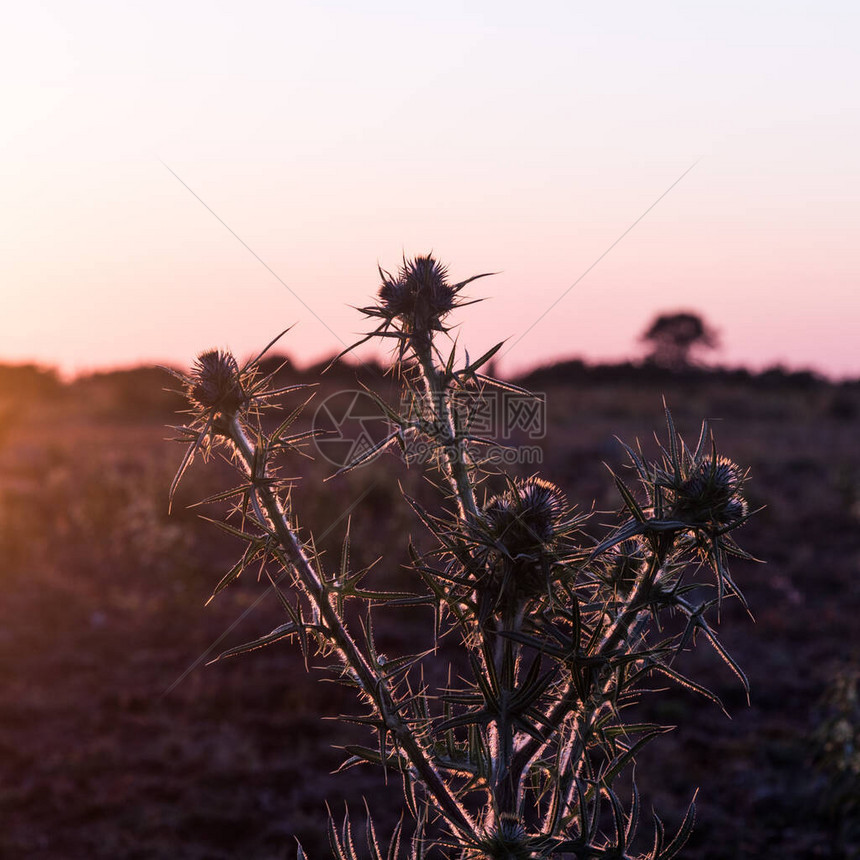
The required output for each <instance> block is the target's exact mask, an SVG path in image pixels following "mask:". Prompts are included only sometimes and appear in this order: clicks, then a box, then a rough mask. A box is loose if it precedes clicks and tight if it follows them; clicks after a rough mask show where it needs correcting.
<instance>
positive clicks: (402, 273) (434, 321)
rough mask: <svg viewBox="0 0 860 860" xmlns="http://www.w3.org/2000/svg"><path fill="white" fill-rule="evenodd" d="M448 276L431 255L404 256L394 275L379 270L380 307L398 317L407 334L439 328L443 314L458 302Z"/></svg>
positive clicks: (387, 314) (422, 332) (386, 313)
mask: <svg viewBox="0 0 860 860" xmlns="http://www.w3.org/2000/svg"><path fill="white" fill-rule="evenodd" d="M447 276H448V270H447V268H446V267H445V266H443V265H442V264H441V263H439V262H437V261H436V260H435V259H433V257H431V256H430V255H428V256H426V257H416V258H415V259H414V260H407V259H404V260H403V265H402V266H401V267H400V269H399V271H398V273H397V277H396V278H394V277H391V276H390V275H388V274H387V273H385V272H383V273H382V286H381V287H380V288H379V304H380V310H381V311H382V312H383V314H384V315H385V316H387V317H388V318H390V319H394V318H397V319H398V320H399V321H400V323H401V325H402V326H403V330H404V331H405V332H406V333H408V334H416V335H425V336H426V335H429V333H430V332H431V331H439V330H441V328H442V319H443V317H445V316H446V315H447V314H448V313H450V311H452V310H453V309H454V308H455V307H456V306H457V301H456V299H457V291H456V290H455V288H454V287H452V286H451V285H450V284H449V283H448V277H447Z"/></svg>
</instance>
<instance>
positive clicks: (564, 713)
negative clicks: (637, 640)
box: [511, 541, 669, 801]
mask: <svg viewBox="0 0 860 860" xmlns="http://www.w3.org/2000/svg"><path fill="white" fill-rule="evenodd" d="M668 545H669V544H667V543H666V542H665V541H661V544H660V547H659V548H658V550H657V552H655V554H654V555H653V556H652V558H651V564H650V565H649V568H648V570H647V572H646V573H645V574H644V575H643V576H640V577H639V578H638V579H637V580H636V582H635V584H634V586H633V588H632V589H631V590H630V594H629V595H628V598H627V601H626V602H625V604H624V607H623V608H622V610H621V612H620V613H619V614H618V615H617V616H616V618H615V620H614V621H613V622H612V624H611V625H610V626H609V629H608V630H607V631H606V633H605V634H604V636H603V638H602V639H601V641H600V643H599V645H598V646H597V648H596V649H595V651H594V655H593V656H595V657H606V658H609V657H610V656H611V655H612V652H613V651H614V650H615V649H616V648H617V647H618V646H619V645H620V644H621V643H622V642H623V641H625V639H627V638H628V636H631V635H632V631H633V629H634V628H635V627H636V626H637V624H636V622H637V619H639V618H640V616H641V613H642V611H643V609H644V606H643V604H642V602H641V598H642V597H643V595H645V594H647V592H648V589H650V587H651V585H652V583H653V582H654V581H655V579H656V577H657V576H658V575H659V573H660V570H661V569H662V567H663V563H664V562H665V556H666V551H667V549H668ZM612 683H613V678H612V676H610V677H609V678H608V679H607V680H606V681H605V682H604V685H603V686H602V688H601V692H602V693H603V694H604V695H603V697H602V698H603V700H605V698H606V695H607V694H608V693H609V688H610V687H611V685H612ZM577 698H578V697H577V692H576V689H575V688H574V685H573V684H572V683H571V684H569V685H568V688H567V690H566V691H565V693H564V695H563V696H561V698H559V699H558V700H557V701H556V703H555V705H554V706H553V707H552V708H551V709H550V711H549V713H547V714H546V732H545V733H544V738H545V739H544V740H542V741H541V740H538V739H537V738H533V737H528V738H527V739H526V740H525V741H524V743H523V744H522V745H521V746H520V747H519V748H518V749H517V750H516V751H515V753H514V758H513V762H512V765H511V772H512V777H513V778H514V779H515V781H516V782H515V784H516V785H517V797H518V800H519V801H521V800H522V796H523V792H524V789H525V777H526V774H527V773H528V770H529V768H530V767H531V765H532V764H533V763H534V761H535V759H536V758H537V756H538V755H540V753H541V751H542V750H544V749H545V748H546V746H547V745H548V744H549V743H550V741H551V740H552V738H553V737H555V736H556V735H557V733H558V731H559V729H560V728H561V726H562V724H563V723H564V721H565V720H566V719H567V717H568V716H569V715H570V714H571V713H574V712H575V711H576V710H577ZM596 713H597V710H596V709H595V710H594V712H593V714H592V719H593V717H594V715H596ZM590 722H591V720H589V723H590ZM586 731H587V727H586V726H582V728H581V729H580V731H579V733H578V734H579V740H578V743H579V744H581V745H584V743H585V735H586Z"/></svg>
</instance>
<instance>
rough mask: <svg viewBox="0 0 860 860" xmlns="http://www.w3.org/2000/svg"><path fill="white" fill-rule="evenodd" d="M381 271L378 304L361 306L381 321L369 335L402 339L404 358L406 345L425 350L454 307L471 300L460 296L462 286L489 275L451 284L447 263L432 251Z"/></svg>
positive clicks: (400, 352)
mask: <svg viewBox="0 0 860 860" xmlns="http://www.w3.org/2000/svg"><path fill="white" fill-rule="evenodd" d="M379 274H380V276H381V278H382V285H381V286H380V288H379V292H378V293H377V302H376V304H374V305H370V306H369V307H364V308H360V310H361V311H362V313H364V314H366V315H367V316H369V317H375V318H377V319H379V320H381V321H382V322H381V324H380V326H379V328H377V330H376V331H375V332H373V334H371V335H368V337H372V336H373V335H378V336H381V337H394V338H397V339H399V341H400V347H399V350H398V352H399V357H400V358H401V359H402V358H403V356H404V355H405V353H406V351H407V348H411V349H412V350H413V351H415V350H417V351H418V352H419V353H420V352H424V351H425V350H426V349H427V348H428V347H429V345H430V342H431V340H432V337H433V333H434V332H440V331H447V329H446V326H445V324H444V320H445V317H447V316H448V314H449V313H450V312H451V311H452V310H454V308H457V307H460V306H462V305H464V304H470V303H471V302H464V301H462V300H461V299H460V298H459V294H460V290H462V289H463V287H465V286H466V284H469V283H471V282H472V281H474V280H477V279H478V278H484V277H486V276H487V274H488V273H485V274H482V275H474V276H473V277H471V278H467V279H466V280H465V281H460V282H459V283H457V284H451V283H449V282H448V269H447V267H446V266H444V265H442V264H441V263H440V262H439V261H438V260H436V259H435V258H434V257H433V255H432V254H426V255H424V256H419V257H414V258H413V259H408V258H406V257H404V258H403V264H402V265H401V266H400V267H399V268H398V270H397V274H396V275H392V274H391V273H390V272H386V271H385V270H384V269H382V268H380V269H379ZM360 342H363V341H360ZM356 345H357V344H356ZM350 349H352V347H350Z"/></svg>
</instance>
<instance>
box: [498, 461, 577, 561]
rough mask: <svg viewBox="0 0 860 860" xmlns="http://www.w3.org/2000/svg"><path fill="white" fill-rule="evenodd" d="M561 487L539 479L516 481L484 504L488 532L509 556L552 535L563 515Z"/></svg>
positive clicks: (535, 546) (531, 549) (539, 544)
mask: <svg viewBox="0 0 860 860" xmlns="http://www.w3.org/2000/svg"><path fill="white" fill-rule="evenodd" d="M565 508H566V505H565V500H564V495H563V494H562V492H561V490H559V489H558V487H556V486H555V485H554V484H551V483H550V482H549V481H544V480H543V479H542V478H529V479H528V480H527V481H516V482H515V483H514V484H513V486H511V487H509V488H508V489H507V490H506V491H505V492H504V493H501V494H500V495H498V496H493V497H492V498H491V499H490V500H489V501H488V502H487V504H486V505H485V506H484V511H483V514H484V520H485V522H486V523H487V526H488V528H489V530H490V533H491V534H492V536H493V537H494V538H496V540H497V541H498V542H499V543H500V544H501V545H502V546H503V547H504V548H505V550H506V551H507V552H508V554H509V555H511V556H518V555H521V554H523V553H531V552H534V551H535V550H536V549H538V548H540V547H542V546H545V545H547V544H548V543H550V542H551V541H552V539H553V538H554V537H555V534H556V530H557V528H558V526H559V525H560V524H561V522H562V521H563V518H564V512H565Z"/></svg>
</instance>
